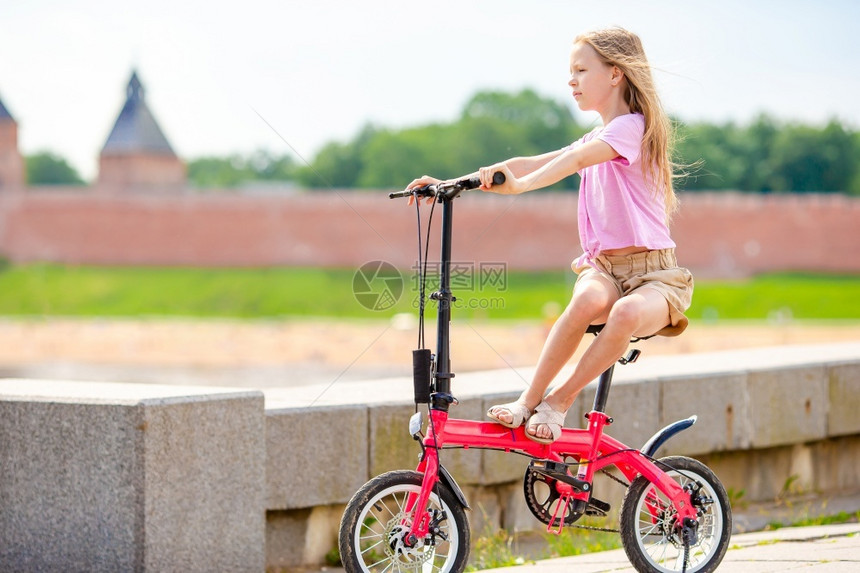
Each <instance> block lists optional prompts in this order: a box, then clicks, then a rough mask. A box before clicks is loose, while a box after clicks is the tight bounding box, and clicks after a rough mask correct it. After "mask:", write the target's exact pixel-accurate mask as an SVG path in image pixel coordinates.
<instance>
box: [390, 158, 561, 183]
mask: <svg viewBox="0 0 860 573" xmlns="http://www.w3.org/2000/svg"><path fill="white" fill-rule="evenodd" d="M561 153H562V150H558V151H550V152H549V153H544V154H542V155H534V156H532V157H513V158H511V159H508V160H506V161H503V162H502V163H498V164H497V165H506V166H507V167H508V170H509V171H508V172H507V173H511V174H513V175H514V177H522V176H524V175H528V174H529V173H531V172H533V171H535V170H536V169H539V168H541V167H543V166H544V165H546V164H547V163H549V162H550V161H552V160H553V159H555V158H556V157H558V156H559V155H561ZM495 171H499V169H496V170H495ZM495 171H493V173H495ZM478 175H480V171H475V172H474V173H469V174H468V175H463V176H460V177H455V178H454V179H447V180H445V181H444V183H453V182H454V181H460V180H461V179H469V178H471V177H476V176H478ZM492 180H493V177H492V174H490V181H492ZM442 182H443V181H441V180H439V179H436V178H435V177H431V176H429V175H423V176H421V177H419V178H418V179H415V180H413V181H412V182H411V183H410V184H409V185H407V186H406V188H407V189H412V188H413V187H420V186H423V185H432V184H436V183H442Z"/></svg>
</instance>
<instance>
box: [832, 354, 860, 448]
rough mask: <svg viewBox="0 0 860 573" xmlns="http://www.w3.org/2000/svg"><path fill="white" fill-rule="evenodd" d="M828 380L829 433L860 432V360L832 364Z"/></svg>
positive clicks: (840, 434) (841, 434) (839, 434)
mask: <svg viewBox="0 0 860 573" xmlns="http://www.w3.org/2000/svg"><path fill="white" fill-rule="evenodd" d="M828 382H829V384H830V388H829V394H830V409H829V411H828V412H827V435H828V436H847V435H852V434H860V415H858V412H860V362H855V363H853V364H837V365H834V366H830V367H829V368H828Z"/></svg>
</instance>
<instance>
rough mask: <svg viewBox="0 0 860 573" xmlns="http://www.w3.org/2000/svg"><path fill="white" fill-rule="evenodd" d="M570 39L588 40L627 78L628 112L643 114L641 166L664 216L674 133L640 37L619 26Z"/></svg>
mask: <svg viewBox="0 0 860 573" xmlns="http://www.w3.org/2000/svg"><path fill="white" fill-rule="evenodd" d="M574 43H585V44H588V45H589V46H591V47H592V48H594V50H595V51H596V52H597V54H598V56H600V59H601V60H603V62H604V63H606V64H608V65H610V66H617V67H618V69H619V70H621V71H622V72H623V73H624V77H625V78H627V82H626V83H627V89H626V90H625V94H624V98H625V100H626V102H627V104H628V105H629V106H630V111H631V112H634V113H641V114H642V115H643V116H644V117H645V134H644V136H643V137H642V159H643V161H642V169H643V171H644V173H645V175H646V176H647V177H646V180H650V181H651V183H652V185H653V186H654V192H655V193H660V191H661V190H662V192H663V196H664V199H665V204H666V217H667V219H668V218H670V217H671V216H672V214H673V213H674V212H675V211H676V210H677V208H678V199H677V197H676V196H675V191H674V185H673V178H674V167H675V164H674V163H673V161H672V154H673V151H674V145H675V139H674V138H675V133H674V128H673V126H672V121H671V120H670V119H669V116H668V115H667V114H666V112H665V111H664V110H663V104H662V103H660V97H659V95H658V94H657V88H656V87H655V85H654V78H653V76H652V74H651V66H650V65H649V64H648V58H646V56H645V50H644V49H643V48H642V41H641V40H640V39H639V36H637V35H636V34H634V33H632V32H628V31H627V30H625V29H623V28H607V29H605V30H595V31H593V32H587V33H585V34H581V35H579V36H577V37H576V40H574Z"/></svg>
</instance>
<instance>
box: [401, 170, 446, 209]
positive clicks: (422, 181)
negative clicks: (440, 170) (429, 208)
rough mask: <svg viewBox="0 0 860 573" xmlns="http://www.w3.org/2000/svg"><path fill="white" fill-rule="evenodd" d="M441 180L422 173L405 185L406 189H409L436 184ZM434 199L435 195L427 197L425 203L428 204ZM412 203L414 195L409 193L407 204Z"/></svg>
mask: <svg viewBox="0 0 860 573" xmlns="http://www.w3.org/2000/svg"><path fill="white" fill-rule="evenodd" d="M441 182H442V181H441V180H440V179H436V178H435V177H430V176H429V175H422V176H421V177H419V178H418V179H413V180H412V183H410V184H409V185H407V186H406V189H407V190H409V189H414V188H416V187H424V186H425V185H436V184H437V183H441ZM435 200H436V198H435V197H427V201H426V203H427V204H428V205H430V204H431V203H433V201H435ZM413 203H415V195H410V196H409V201H408V203H407V205H412V204H413Z"/></svg>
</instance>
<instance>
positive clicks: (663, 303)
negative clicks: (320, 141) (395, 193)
mask: <svg viewBox="0 0 860 573" xmlns="http://www.w3.org/2000/svg"><path fill="white" fill-rule="evenodd" d="M568 85H569V86H570V88H571V90H572V92H573V98H574V99H575V100H576V102H577V104H578V105H579V108H580V109H581V110H583V111H596V112H597V113H599V114H600V117H601V119H602V120H603V126H602V127H598V128H595V129H594V130H593V131H591V132H590V133H588V134H586V135H585V136H583V137H582V138H581V139H579V140H578V141H576V142H574V143H573V144H572V145H570V146H568V147H566V148H564V149H561V150H558V151H553V152H550V153H546V154H543V155H538V156H534V157H516V158H513V159H509V160H507V161H504V162H502V163H498V164H496V165H492V166H489V167H484V168H482V169H480V171H479V172H478V175H479V176H480V178H481V182H482V186H481V189H482V190H484V191H491V192H494V193H502V194H518V193H523V192H526V191H531V190H533V189H540V188H542V187H547V186H549V185H552V184H553V183H556V182H558V181H560V180H561V179H563V178H564V177H567V176H569V175H572V174H573V173H579V174H580V176H581V178H582V181H581V184H580V190H579V204H578V223H579V236H580V241H581V245H582V249H583V251H584V252H583V254H582V256H580V257H579V258H578V259H576V260H575V261H574V262H573V263H572V265H571V266H572V268H573V269H574V271H575V272H576V273H577V274H578V275H579V276H578V278H577V281H576V286H575V288H574V292H573V297H572V298H571V301H570V303H569V304H568V306H567V308H566V309H565V311H564V312H563V313H562V315H561V316H560V317H559V318H558V320H557V321H556V323H555V325H554V326H553V328H552V330H551V331H550V334H549V337H548V338H547V341H546V343H545V345H544V348H543V351H542V352H541V355H540V359H539V360H538V365H537V369H536V371H535V375H534V379H533V381H532V383H531V385H530V386H529V388H528V389H526V390H525V391H524V392H523V393H522V395H521V396H520V397H519V399H518V400H516V401H515V402H511V403H509V404H502V405H499V406H493V407H492V408H490V409H489V410H488V412H487V415H488V416H489V417H490V418H492V419H493V420H495V421H497V422H499V423H500V424H503V425H505V426H508V427H512V428H515V427H518V426H520V425H522V424H523V423H526V422H527V423H528V426H527V428H526V436H527V437H529V438H530V439H532V440H535V441H537V442H541V443H551V442H553V441H554V440H556V439H558V437H559V435H560V434H561V427H562V425H563V424H564V416H565V413H566V412H567V410H568V409H569V408H570V406H571V405H572V404H573V402H574V400H575V399H576V396H577V395H578V394H579V392H580V391H581V390H582V389H583V388H584V387H585V386H586V385H587V384H588V383H589V382H590V381H591V380H593V379H595V378H596V377H597V376H599V375H600V373H601V372H603V371H604V370H606V369H607V368H608V367H609V366H611V365H612V364H614V363H615V361H616V360H618V359H619V358H620V357H621V355H622V354H623V353H624V351H625V350H626V348H627V345H628V343H629V341H630V339H631V337H633V336H638V337H644V336H650V335H653V334H655V333H656V334H661V335H664V336H675V335H678V334H680V333H681V332H682V331H683V330H684V329H685V328H686V326H687V318H686V317H685V316H684V311H685V310H687V308H689V306H690V301H691V298H692V291H693V279H692V276H691V275H690V273H689V271H687V270H686V269H683V268H679V267H678V266H677V263H676V260H675V254H674V247H675V243H674V242H673V241H672V239H671V237H670V235H669V229H668V220H669V217H670V215H671V214H672V212H673V211H674V210H675V208H676V204H677V201H676V198H675V193H674V191H673V186H672V178H673V172H672V162H671V158H670V145H671V140H672V132H671V123H670V121H669V119H668V117H667V115H666V113H665V112H664V111H663V108H662V106H661V104H660V100H659V98H658V95H657V92H656V89H655V87H654V81H653V78H652V75H651V69H650V67H649V65H648V61H647V59H646V57H645V52H644V50H643V49H642V43H641V42H640V40H639V38H638V36H636V35H635V34H632V33H630V32H628V31H626V30H623V29H620V28H612V29H607V30H599V31H595V32H591V33H587V34H583V35H581V36H579V37H577V38H576V40H575V41H574V45H573V50H572V51H571V54H570V81H569V82H568ZM496 171H501V172H502V173H504V174H505V176H506V178H507V179H506V182H505V183H504V184H503V185H496V186H493V185H492V178H493V174H494V173H495V172H496ZM438 182H439V180H437V179H434V178H432V177H428V176H424V177H421V178H419V179H416V180H415V181H413V182H412V183H410V184H409V186H408V188H412V187H416V186H420V185H427V184H429V183H438ZM590 324H605V325H606V326H605V327H604V328H603V331H602V332H601V334H600V336H598V337H597V338H596V339H595V340H594V342H593V343H592V344H591V346H590V347H589V348H588V349H587V351H586V352H585V354H584V355H583V357H582V359H581V360H580V362H579V363H578V364H577V365H576V368H575V369H574V371H573V374H572V375H571V376H570V377H569V378H568V379H567V380H566V381H564V382H563V383H562V384H561V385H560V386H558V387H555V388H553V389H552V390H551V391H550V392H549V393H548V394H546V396H544V393H545V392H546V389H547V388H548V387H549V384H550V382H552V380H553V379H554V378H555V376H556V375H557V374H558V373H559V372H560V371H561V369H562V367H563V366H564V365H565V364H566V363H567V362H568V360H570V358H571V357H572V356H573V353H574V352H575V351H576V348H577V347H578V346H579V343H580V342H581V341H582V337H583V336H584V335H585V331H586V329H587V328H588V326H589V325H590Z"/></svg>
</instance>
